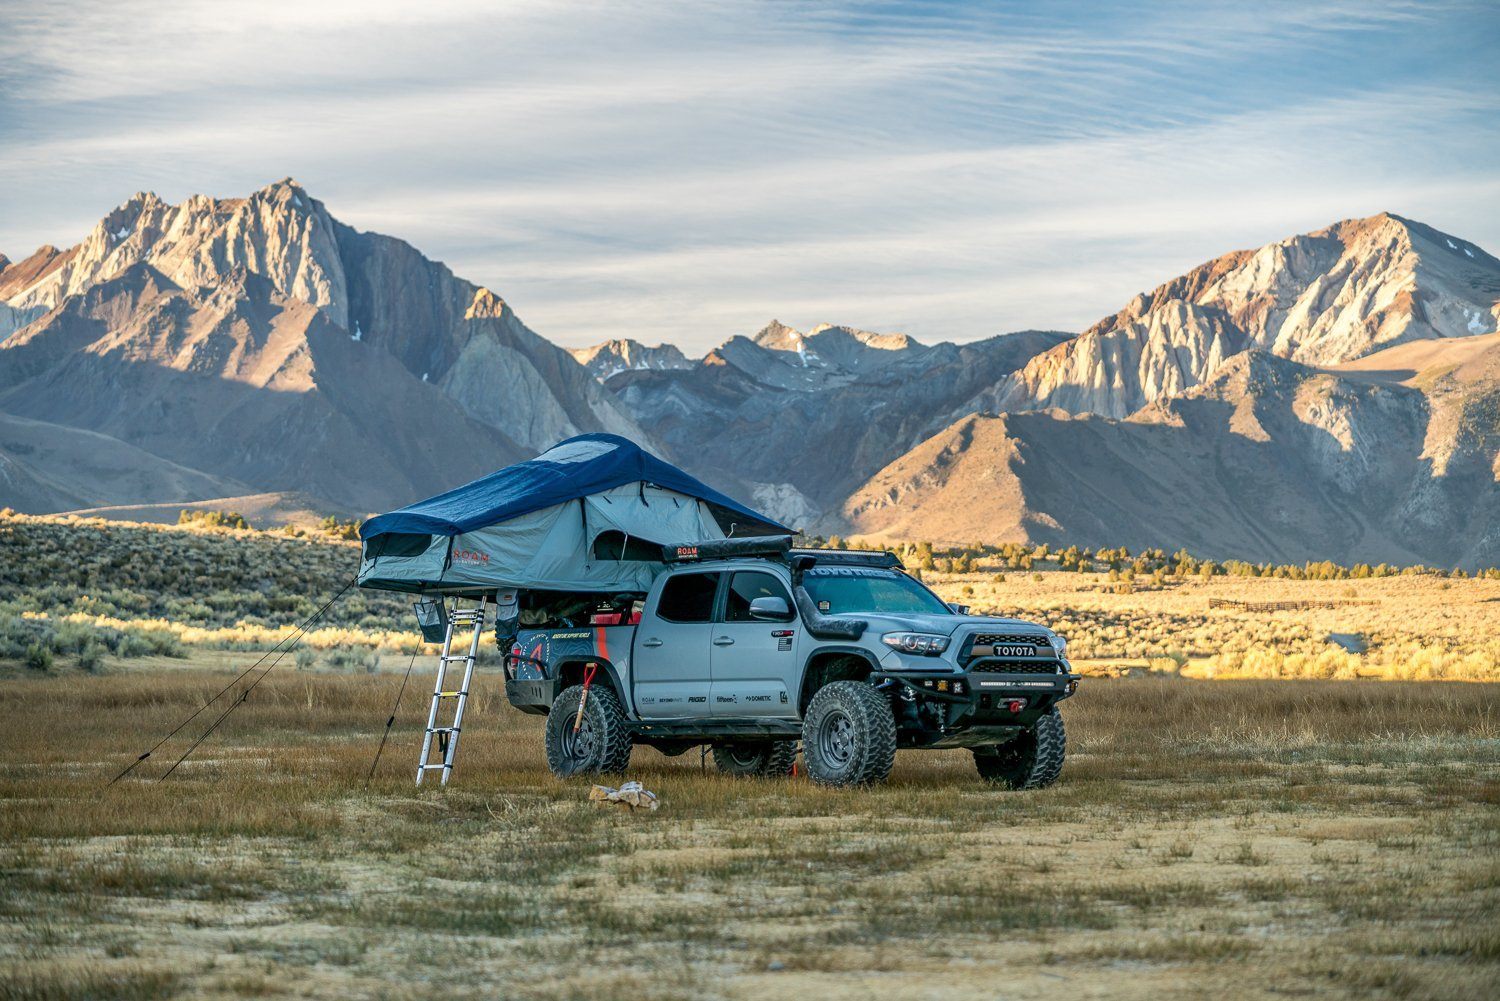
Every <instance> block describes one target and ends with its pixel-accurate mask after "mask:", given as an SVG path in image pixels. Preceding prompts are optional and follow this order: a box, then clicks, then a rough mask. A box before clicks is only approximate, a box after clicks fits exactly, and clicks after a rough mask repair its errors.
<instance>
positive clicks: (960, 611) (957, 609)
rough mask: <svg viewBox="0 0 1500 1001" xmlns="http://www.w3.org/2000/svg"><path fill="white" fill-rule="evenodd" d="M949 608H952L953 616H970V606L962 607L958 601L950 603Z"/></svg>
mask: <svg viewBox="0 0 1500 1001" xmlns="http://www.w3.org/2000/svg"><path fill="white" fill-rule="evenodd" d="M948 607H949V608H951V609H953V614H954V615H968V614H969V606H968V605H960V604H959V603H958V602H956V601H950V602H948Z"/></svg>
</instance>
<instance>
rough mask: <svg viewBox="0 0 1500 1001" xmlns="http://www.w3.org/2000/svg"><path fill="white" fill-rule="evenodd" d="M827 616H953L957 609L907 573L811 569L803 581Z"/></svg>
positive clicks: (808, 591)
mask: <svg viewBox="0 0 1500 1001" xmlns="http://www.w3.org/2000/svg"><path fill="white" fill-rule="evenodd" d="M802 583H803V585H804V586H805V587H806V588H807V593H808V594H810V595H812V600H813V601H814V602H816V603H817V606H818V611H820V612H822V613H823V614H824V615H847V614H850V613H857V612H888V613H892V614H896V615H900V614H902V613H909V612H920V613H925V614H928V615H952V614H953V610H952V609H951V608H949V607H948V606H947V605H945V604H944V603H943V601H942V599H941V598H939V597H938V596H937V595H935V594H933V593H932V592H931V591H929V590H927V588H925V587H923V586H922V585H921V584H919V583H917V582H916V581H914V580H912V579H911V578H910V577H908V576H906V574H904V573H901V572H899V571H896V570H870V569H864V568H860V569H853V568H844V567H839V568H832V567H830V568H827V569H821V568H820V569H816V570H809V571H808V572H807V573H806V575H804V577H803V579H802Z"/></svg>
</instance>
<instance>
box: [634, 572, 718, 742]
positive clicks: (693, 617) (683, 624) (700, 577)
mask: <svg viewBox="0 0 1500 1001" xmlns="http://www.w3.org/2000/svg"><path fill="white" fill-rule="evenodd" d="M720 576H721V575H720V574H717V573H677V574H673V575H672V576H670V577H668V578H667V579H666V581H665V582H664V583H663V584H662V587H661V590H660V591H659V592H658V593H657V597H656V605H655V607H648V608H647V609H646V614H645V615H643V616H642V617H641V624H640V625H639V626H637V627H636V633H635V649H634V654H633V658H634V670H633V671H632V674H633V676H634V679H635V681H634V684H635V692H634V697H635V705H636V709H637V710H638V711H639V713H640V715H641V717H642V718H643V719H679V718H682V717H687V716H706V715H708V713H709V701H708V699H709V691H708V689H709V656H708V651H709V649H710V646H709V636H710V633H711V632H712V630H713V628H714V623H713V618H714V605H715V603H716V602H717V600H718V593H719V577H720Z"/></svg>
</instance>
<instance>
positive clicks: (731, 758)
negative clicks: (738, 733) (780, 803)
mask: <svg viewBox="0 0 1500 1001" xmlns="http://www.w3.org/2000/svg"><path fill="white" fill-rule="evenodd" d="M796 762H797V742H796V741H795V740H757V741H735V742H731V743H721V744H715V745H714V765H715V767H717V768H718V769H719V771H721V772H723V773H724V774H726V775H758V776H761V777H764V778H781V777H783V776H786V775H790V774H792V765H794V764H796Z"/></svg>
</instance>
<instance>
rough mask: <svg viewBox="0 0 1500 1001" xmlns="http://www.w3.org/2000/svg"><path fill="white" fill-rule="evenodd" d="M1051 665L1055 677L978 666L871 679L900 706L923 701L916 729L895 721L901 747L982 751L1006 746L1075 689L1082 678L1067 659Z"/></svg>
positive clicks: (915, 716)
mask: <svg viewBox="0 0 1500 1001" xmlns="http://www.w3.org/2000/svg"><path fill="white" fill-rule="evenodd" d="M1049 663H1051V664H1052V665H1053V666H1054V669H1057V668H1060V670H1058V671H1057V673H1053V674H1042V673H1036V672H1035V670H1034V669H1031V670H1028V671H1026V672H1016V671H986V670H983V669H982V668H983V667H984V666H985V665H984V664H983V663H980V664H979V665H978V666H979V667H980V669H979V670H972V669H971V670H969V671H967V672H964V673H961V674H936V673H933V672H926V671H922V672H918V671H880V672H877V673H876V674H874V675H872V676H871V679H870V680H871V681H872V682H873V683H874V684H876V685H879V686H883V687H888V688H891V689H894V690H895V691H896V694H897V697H898V699H900V700H901V702H909V703H917V702H921V703H924V706H923V710H924V711H923V712H920V713H916V712H914V713H912V714H911V717H910V718H909V719H916V720H918V721H919V723H920V725H906V726H902V725H901V724H902V722H903V721H902V720H901V719H898V732H897V736H898V742H899V744H900V745H901V746H903V747H980V746H984V745H989V744H997V743H1004V742H1005V741H1007V740H1010V739H1011V738H1012V737H1014V736H1015V735H1016V734H1017V733H1019V732H1020V731H1022V730H1025V729H1027V728H1029V727H1031V726H1034V725H1036V721H1037V720H1038V719H1040V718H1041V717H1042V716H1044V715H1046V714H1047V713H1049V712H1051V711H1052V709H1053V708H1054V707H1055V706H1056V705H1057V704H1058V703H1059V702H1061V701H1062V700H1063V699H1066V698H1068V697H1069V696H1071V695H1072V694H1073V693H1074V692H1076V691H1077V690H1078V682H1079V680H1080V675H1077V674H1074V673H1073V670H1072V667H1071V665H1069V664H1068V662H1067V661H1065V660H1064V661H1056V660H1053V661H1050V662H1049ZM1037 666H1040V665H1037ZM1028 668H1031V665H1028ZM899 704H900V703H898V705H899ZM907 722H908V723H909V720H908V721H907Z"/></svg>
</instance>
